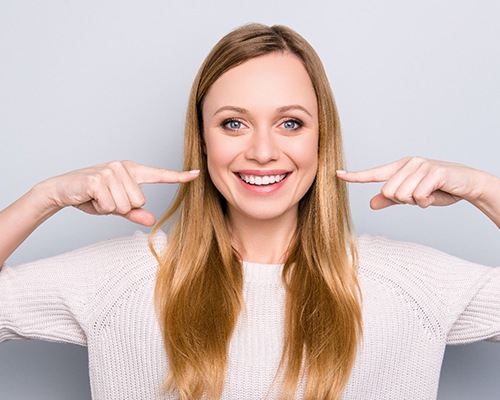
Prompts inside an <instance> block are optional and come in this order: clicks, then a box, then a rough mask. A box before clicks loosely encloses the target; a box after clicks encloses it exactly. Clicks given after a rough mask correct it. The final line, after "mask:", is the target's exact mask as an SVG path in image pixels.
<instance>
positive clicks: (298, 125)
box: [221, 118, 304, 131]
mask: <svg viewBox="0 0 500 400" xmlns="http://www.w3.org/2000/svg"><path fill="white" fill-rule="evenodd" d="M232 122H238V123H239V124H241V125H243V122H241V121H240V120H238V119H236V118H228V119H225V120H224V121H222V123H221V126H222V127H223V128H224V129H228V130H231V131H237V130H239V129H241V128H236V129H234V128H230V127H229V124H230V123H232ZM287 122H293V123H295V124H296V127H295V128H290V129H287V128H285V129H287V130H290V131H296V130H298V129H300V128H302V127H303V126H304V123H303V122H302V121H300V120H298V119H295V118H289V119H286V120H284V121H283V122H282V123H281V124H280V126H283V125H284V124H286V123H287Z"/></svg>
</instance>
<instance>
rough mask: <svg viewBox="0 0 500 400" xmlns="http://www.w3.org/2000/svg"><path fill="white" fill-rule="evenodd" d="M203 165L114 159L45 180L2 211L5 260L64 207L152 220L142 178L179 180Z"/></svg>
mask: <svg viewBox="0 0 500 400" xmlns="http://www.w3.org/2000/svg"><path fill="white" fill-rule="evenodd" d="M198 175H199V171H185V172H177V171H169V170H166V169H160V168H154V167H147V166H144V165H139V164H136V163H133V162H131V161H113V162H110V163H107V164H102V165H97V166H95V167H90V168H85V169H81V170H78V171H73V172H69V173H67V174H64V175H60V176H56V177H53V178H50V179H47V180H46V181H43V182H41V183H39V184H38V185H36V186H35V187H33V189H31V190H30V191H29V192H28V193H26V194H25V195H24V196H22V197H21V198H20V199H18V200H17V201H16V202H14V203H12V204H11V205H10V206H9V207H7V208H6V209H4V210H2V211H0V242H1V243H2V245H1V246H0V266H1V265H2V264H3V263H4V262H5V260H6V259H7V258H8V257H9V256H10V254H12V252H13V251H14V250H15V249H16V248H17V247H18V246H19V245H20V244H21V243H22V242H23V241H24V240H25V239H26V238H27V237H28V236H29V235H30V234H31V233H32V232H33V231H34V230H35V229H36V228H37V227H38V226H39V225H40V224H42V223H43V222H44V221H45V220H47V219H48V218H50V217H51V216H52V215H54V214H55V213H56V212H57V211H59V210H60V209H62V208H64V207H68V206H73V207H76V208H79V209H80V210H82V211H85V212H87V213H89V214H115V215H120V216H122V217H124V218H127V219H128V220H130V221H132V222H136V223H138V224H142V225H146V226H151V225H153V224H154V223H155V217H154V215H153V214H151V213H150V212H149V211H146V210H145V209H143V208H142V206H143V205H144V204H145V202H146V199H145V198H144V194H143V193H142V190H141V188H140V186H139V185H140V184H142V183H180V182H189V181H192V180H193V179H195V178H196V177H198Z"/></svg>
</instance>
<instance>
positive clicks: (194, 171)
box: [189, 169, 200, 175]
mask: <svg viewBox="0 0 500 400" xmlns="http://www.w3.org/2000/svg"><path fill="white" fill-rule="evenodd" d="M189 173H190V174H193V175H196V174H199V173H200V170H199V169H192V170H191V171H189Z"/></svg>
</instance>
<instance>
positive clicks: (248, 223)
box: [227, 210, 297, 264]
mask: <svg viewBox="0 0 500 400" xmlns="http://www.w3.org/2000/svg"><path fill="white" fill-rule="evenodd" d="M291 211H292V210H291ZM227 223H228V229H229V232H230V235H231V238H232V241H233V243H232V244H233V247H234V248H235V249H236V251H237V252H238V254H239V255H240V256H241V258H242V261H248V262H254V263H261V264H281V263H284V262H285V258H286V252H287V250H288V246H289V244H290V240H291V238H292V236H293V234H294V232H295V228H296V226H297V212H289V213H287V214H285V215H281V216H279V217H277V218H274V219H272V220H256V219H253V218H247V217H245V216H244V215H241V214H238V213H229V215H228V218H227Z"/></svg>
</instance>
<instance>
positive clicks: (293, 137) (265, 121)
mask: <svg viewBox="0 0 500 400" xmlns="http://www.w3.org/2000/svg"><path fill="white" fill-rule="evenodd" d="M203 121H204V127H203V128H204V140H205V145H206V154H207V160H208V170H209V173H210V177H211V179H212V181H213V182H214V184H215V186H216V187H217V189H218V190H219V191H220V192H221V193H222V195H223V196H224V198H225V199H226V200H227V204H228V225H229V228H230V231H231V233H232V237H233V240H234V243H233V245H234V246H235V247H236V249H237V250H238V252H239V254H240V255H241V256H242V257H243V259H244V260H247V261H253V262H262V263H279V262H282V261H283V255H284V253H285V251H286V248H287V245H288V242H289V239H290V235H291V233H292V232H293V230H294V228H295V226H296V224H297V215H298V203H299V200H300V199H301V198H302V197H303V196H304V194H305V193H306V192H307V190H308V189H309V187H310V186H311V184H312V182H313V180H314V177H315V175H316V171H317V167H318V156H317V154H318V138H319V136H318V104H317V99H316V94H315V91H314V88H313V85H312V82H311V79H310V78H309V75H308V74H307V72H306V70H305V68H304V66H303V65H302V62H301V61H300V60H299V59H298V58H297V57H296V56H294V55H291V54H281V53H274V54H270V55H266V56H262V57H258V58H254V59H252V60H249V61H247V62H245V63H243V64H241V65H239V66H237V67H235V68H233V69H231V70H229V71H228V72H226V73H225V74H223V75H222V76H221V77H220V78H219V79H218V80H217V81H216V82H215V83H214V84H213V85H212V87H211V88H210V90H209V91H208V93H207V96H206V98H205V101H204V104H203ZM242 175H244V176H246V179H247V180H248V179H250V177H252V178H257V179H258V178H259V177H264V176H272V177H275V176H278V177H280V179H281V178H282V177H283V176H284V175H286V176H285V178H284V179H283V181H281V182H279V183H269V184H267V185H255V184H249V183H246V182H244V181H243V180H242V179H241V176H242Z"/></svg>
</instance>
